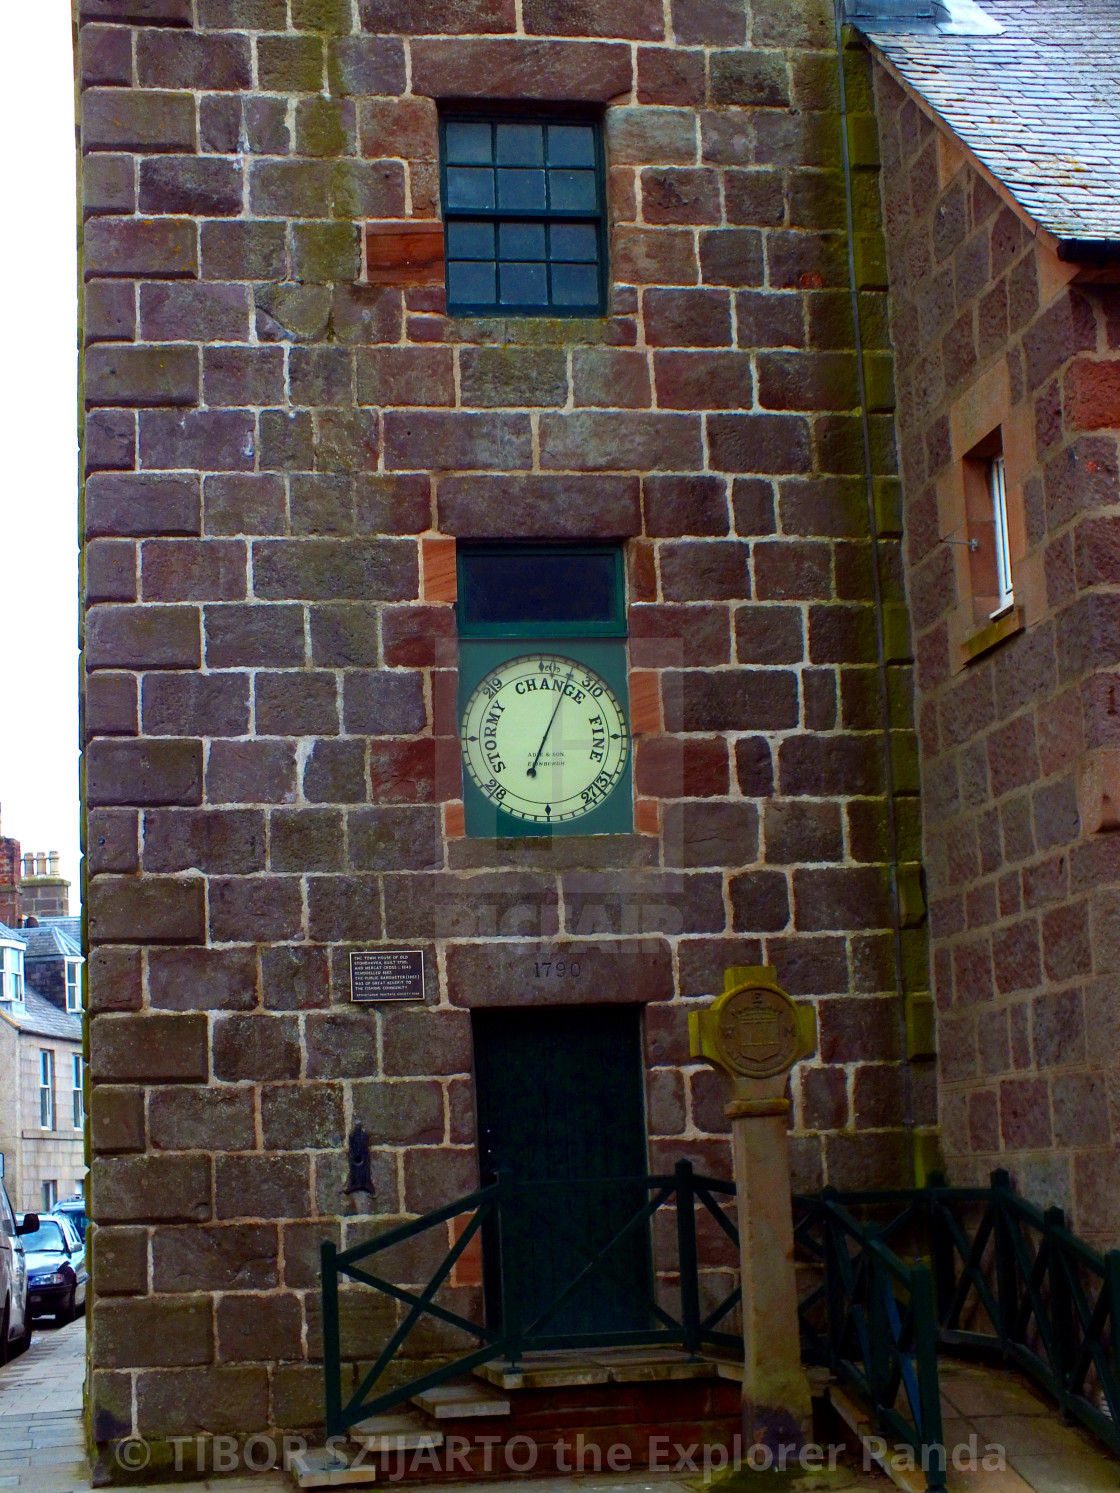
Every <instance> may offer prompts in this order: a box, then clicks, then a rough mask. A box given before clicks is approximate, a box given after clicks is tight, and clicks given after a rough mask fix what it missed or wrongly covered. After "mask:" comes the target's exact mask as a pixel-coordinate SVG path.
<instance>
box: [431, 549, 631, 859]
mask: <svg viewBox="0 0 1120 1493" xmlns="http://www.w3.org/2000/svg"><path fill="white" fill-rule="evenodd" d="M622 584H623V583H622V566H621V553H620V551H619V550H618V549H616V548H615V547H613V546H606V545H601V546H579V547H575V546H572V547H567V546H566V547H564V548H560V547H559V546H555V547H554V546H548V547H545V546H533V547H530V546H516V547H514V546H509V547H498V546H485V547H479V548H469V547H464V549H463V550H462V551H461V552H460V557H459V608H458V611H459V635H460V644H459V701H460V709H459V739H460V745H461V747H462V753H463V803H464V809H465V813H466V829H467V833H468V835H476V836H495V837H504V836H513V835H550V834H610V833H618V832H625V831H629V830H630V829H631V828H632V826H633V803H632V790H631V742H630V726H629V721H628V709H627V690H626V642H625V609H624V606H623V599H622Z"/></svg>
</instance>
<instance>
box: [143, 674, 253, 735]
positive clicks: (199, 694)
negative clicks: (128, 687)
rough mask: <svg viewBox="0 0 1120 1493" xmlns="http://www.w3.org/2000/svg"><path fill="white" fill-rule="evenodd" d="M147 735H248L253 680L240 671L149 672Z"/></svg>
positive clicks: (145, 697) (145, 715)
mask: <svg viewBox="0 0 1120 1493" xmlns="http://www.w3.org/2000/svg"><path fill="white" fill-rule="evenodd" d="M142 710H143V722H144V734H145V735H147V736H181V735H182V734H183V732H184V731H187V730H194V731H198V732H200V733H201V734H202V735H203V736H211V737H213V736H244V735H245V734H246V733H247V732H248V729H249V680H248V676H247V675H237V674H167V673H161V674H148V675H147V676H146V677H145V679H144V691H143V705H142Z"/></svg>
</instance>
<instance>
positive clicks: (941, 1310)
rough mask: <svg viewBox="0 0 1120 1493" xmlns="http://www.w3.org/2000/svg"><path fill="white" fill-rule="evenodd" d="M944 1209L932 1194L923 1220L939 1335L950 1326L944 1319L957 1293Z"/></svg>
mask: <svg viewBox="0 0 1120 1493" xmlns="http://www.w3.org/2000/svg"><path fill="white" fill-rule="evenodd" d="M948 1206H949V1205H948V1203H944V1202H941V1201H940V1200H939V1199H938V1198H937V1197H936V1196H935V1194H934V1193H933V1192H931V1193H930V1194H929V1196H928V1197H927V1199H926V1207H927V1214H926V1216H927V1218H928V1220H929V1255H930V1263H931V1264H932V1266H933V1280H932V1286H933V1314H934V1323H935V1325H936V1327H937V1329H938V1331H939V1332H940V1331H941V1330H943V1329H944V1328H946V1327H949V1326H951V1325H952V1324H951V1323H949V1322H947V1321H945V1316H946V1314H947V1313H948V1310H949V1307H950V1305H951V1304H952V1300H953V1296H954V1294H955V1292H956V1289H957V1272H956V1261H955V1259H954V1258H953V1236H952V1234H951V1233H950V1232H949V1229H948V1228H947V1227H946V1224H945V1219H944V1215H943V1211H942V1210H944V1209H946V1208H948Z"/></svg>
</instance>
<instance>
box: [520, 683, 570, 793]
mask: <svg viewBox="0 0 1120 1493" xmlns="http://www.w3.org/2000/svg"><path fill="white" fill-rule="evenodd" d="M575 671H576V666H575V664H573V665H572V667H571V668H570V669H569V670H568V677H567V679H565V680H564V683H565V684H570V683H571V681H572V675H573V674H574V673H575ZM563 698H564V691H563V690H561V691H560V692H559V694H558V695H557V696H556V704H555V705H554V706H553V707H552V714H551V715H550V716H549V718H548V725H547V726H546V727H545V728H544V735H543V736H542V737H541V744H540V746H539V747H538V748H537V755H536V756H535V757H534V758H533V765H532V767H530V769H529V771H528V772H527V773H526V774H525V776H526V777H527V778H535V777H536V775H537V763H538V762H539V761H540V760H541V753H542V752H543V751H544V744H545V742H546V741H547V740H548V733H549V732H550V731H551V730H552V723H553V721H554V720H555V719H556V712H557V711H558V710H559V709H560V702H561V700H562V699H563Z"/></svg>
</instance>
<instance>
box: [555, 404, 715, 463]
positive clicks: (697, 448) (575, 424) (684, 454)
mask: <svg viewBox="0 0 1120 1493" xmlns="http://www.w3.org/2000/svg"><path fill="white" fill-rule="evenodd" d="M540 445H541V465H542V466H544V467H545V468H552V469H560V470H575V471H631V470H640V471H651V470H652V471H666V470H669V471H678V472H679V471H693V470H696V469H698V468H699V467H700V466H701V465H702V462H703V455H702V451H701V440H700V423H699V420H698V419H697V418H696V417H694V416H689V415H675V414H637V413H636V414H629V413H621V412H618V413H616V412H614V411H608V412H599V411H586V412H578V413H576V414H570V415H569V414H563V415H552V414H546V415H542V416H541V420H540Z"/></svg>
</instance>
